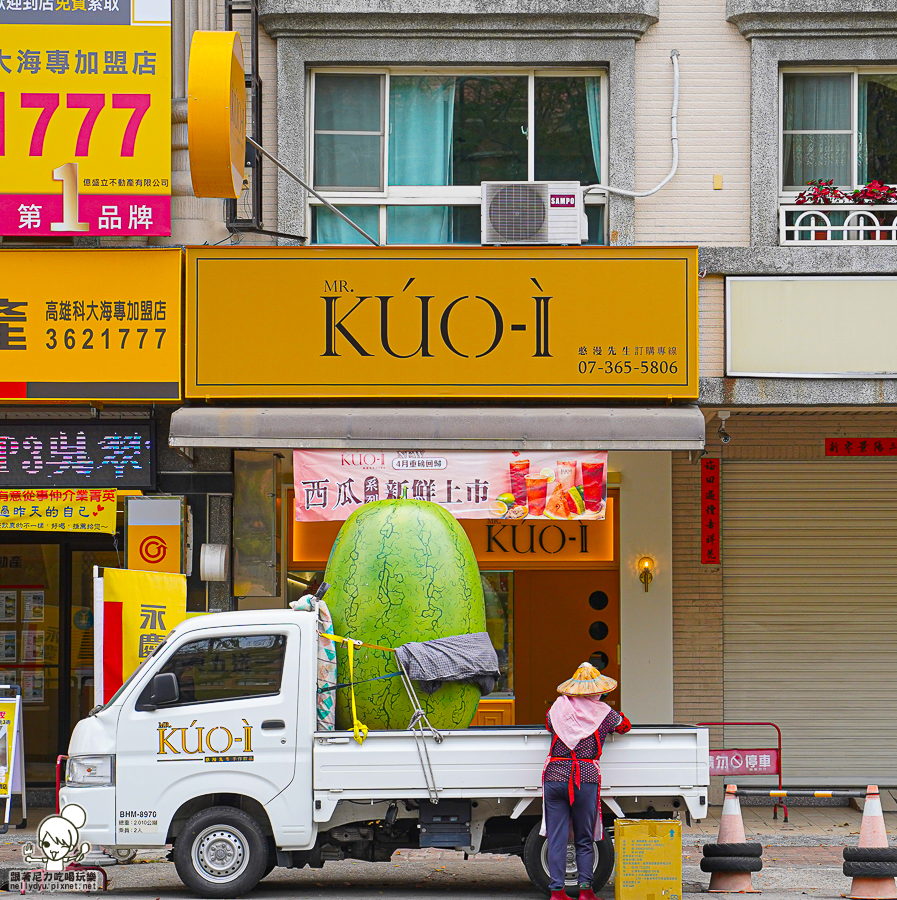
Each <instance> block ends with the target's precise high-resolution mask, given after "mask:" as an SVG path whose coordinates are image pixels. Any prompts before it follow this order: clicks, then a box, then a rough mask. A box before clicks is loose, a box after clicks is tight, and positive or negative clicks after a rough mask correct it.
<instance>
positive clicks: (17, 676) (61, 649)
mask: <svg viewBox="0 0 897 900" xmlns="http://www.w3.org/2000/svg"><path fill="white" fill-rule="evenodd" d="M111 547H112V539H111V537H110V538H106V537H90V538H87V537H85V538H77V539H75V538H72V539H66V538H64V537H63V536H61V535H60V540H58V541H57V542H55V543H49V542H46V543H42V542H40V541H39V540H28V537H27V536H25V535H22V536H20V537H19V538H18V540H17V542H16V543H10V544H0V684H7V685H8V684H15V685H18V687H19V689H20V690H21V693H22V708H23V725H24V734H25V780H26V782H27V783H28V785H29V786H33V785H36V784H52V783H53V782H54V780H55V778H56V757H57V756H58V755H59V754H60V753H64V752H65V750H66V747H67V746H68V740H69V736H70V735H71V729H72V728H73V727H74V725H75V723H76V722H77V721H78V720H79V719H81V718H83V717H84V716H85V715H86V714H87V712H88V711H89V710H90V708H91V707H92V706H93V567H94V566H95V565H98V566H109V567H117V566H119V565H120V560H119V555H118V554H117V553H116V552H115V551H114V550H113V549H109V548H111ZM67 685H69V687H68V688H67V687H66V686H67Z"/></svg>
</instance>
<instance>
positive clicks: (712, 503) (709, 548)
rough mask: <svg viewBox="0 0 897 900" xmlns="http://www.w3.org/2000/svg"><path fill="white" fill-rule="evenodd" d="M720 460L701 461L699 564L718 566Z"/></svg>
mask: <svg viewBox="0 0 897 900" xmlns="http://www.w3.org/2000/svg"><path fill="white" fill-rule="evenodd" d="M721 474H722V470H721V467H720V460H718V459H702V460H701V562H702V563H703V564H704V565H708V566H718V565H719V564H720V563H721V562H722V553H721V552H720V531H721V529H720V476H721Z"/></svg>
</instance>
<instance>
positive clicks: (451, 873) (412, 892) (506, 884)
mask: <svg viewBox="0 0 897 900" xmlns="http://www.w3.org/2000/svg"><path fill="white" fill-rule="evenodd" d="M49 812H50V810H39V811H38V810H34V811H31V813H30V814H29V817H28V820H29V826H30V827H29V829H28V830H27V831H14V830H11V831H10V833H8V834H6V835H2V836H0V866H4V867H11V866H14V865H19V864H20V863H21V845H22V844H23V843H24V842H25V841H26V840H33V838H34V829H35V828H36V827H37V825H38V823H39V822H40V820H41V818H43V816H44V815H47V814H48V813H49ZM742 812H743V814H744V822H745V831H746V832H747V836H748V840H752V839H754V840H758V841H760V842H761V843H762V844H763V866H764V868H763V871H762V872H760V873H759V874H757V875H754V886H755V887H756V888H758V889H760V890H762V891H763V897H764V900H805V898H806V897H817V898H821V900H837V898H840V897H841V895H842V894H845V893H846V892H847V890H848V888H849V887H850V879H848V878H845V877H844V876H843V874H842V873H841V863H842V856H841V851H842V849H843V847H844V846H846V845H848V844H856V842H857V839H858V837H859V831H860V821H861V819H862V814H861V813H859V812H857V811H856V810H853V809H849V808H846V807H835V808H820V807H810V808H807V807H795V808H793V809H791V810H789V820H790V821H789V823H788V824H787V825H786V824H784V821H783V819H782V813H781V811H780V812H779V817H780V818H779V819H778V820H777V821H776V820H773V818H772V808H771V807H747V808H744V809H743V810H742ZM719 813H720V810H719V809H718V808H715V809H714V810H713V811H712V812H711V815H710V816H709V817H708V818H707V819H704V820H703V821H701V822H693V823H692V825H691V827H687V826H685V823H684V822H683V835H682V845H683V846H682V850H683V852H682V863H683V870H682V871H683V894H684V895H686V896H687V897H689V896H694V897H696V896H697V895H698V894H702V893H704V892H705V891H706V888H707V885H708V883H709V880H710V876H709V875H706V874H705V873H703V872H701V870H700V868H699V866H700V861H701V856H702V853H701V849H700V848H701V846H702V845H703V844H705V843H708V842H711V841H714V840H715V839H716V834H717V828H718V822H719ZM885 821H886V827H887V829H888V833H889V834H890V835H891V836H892V842H893V843H895V844H897V812H894V813H885ZM165 853H166V851H165V850H158V851H151V852H149V851H148V852H141V853H139V854H138V855H137V858H136V860H135V861H134V862H132V863H129V864H127V865H118V866H110V867H109V868H108V869H107V874H108V876H109V895H111V896H113V897H119V898H125V897H127V898H134V900H138V898H139V900H187V898H189V897H190V896H191V894H190V893H189V892H188V891H187V890H186V889H185V888H184V886H183V885H182V884H181V883H180V881H179V880H178V877H177V874H176V872H175V870H174V865H173V864H172V863H170V862H168V861H166V860H164V859H163V857H164V856H165ZM448 892H451V895H452V896H451V900H488V898H492V897H495V896H500V897H503V898H508V900H540V897H539V894H538V893H537V892H536V891H535V890H534V889H533V887H532V885H531V884H530V883H529V879H528V878H527V877H526V873H525V871H524V868H523V864H522V862H521V861H520V860H519V859H517V858H516V857H512V856H493V855H490V854H484V855H482V856H474V857H471V858H469V859H467V860H465V859H464V854H463V853H458V852H455V851H452V850H402V851H399V852H398V853H396V854H395V855H394V856H393V859H392V860H391V861H390V862H388V863H366V862H359V861H356V860H344V861H342V862H330V863H327V864H326V865H325V866H324V867H323V868H322V869H301V870H296V869H289V870H288V869H275V870H274V871H273V872H272V873H271V875H269V876H268V877H267V878H266V879H265V880H264V881H263V882H262V883H261V884H260V885H259V886H258V887H257V888H256V889H255V890H254V891H253V892H252V897H253V900H300V898H301V900H306V898H307V900H384V898H386V897H387V896H389V897H397V898H401V900H436V898H437V897H438V898H441V897H442V896H444V895H445V894H446V893H448ZM109 895H107V896H109ZM599 896H601V897H602V898H612V897H613V881H611V882H610V883H609V884H608V885H607V886H606V887H605V888H604V889H603V890H602V891H600V892H599Z"/></svg>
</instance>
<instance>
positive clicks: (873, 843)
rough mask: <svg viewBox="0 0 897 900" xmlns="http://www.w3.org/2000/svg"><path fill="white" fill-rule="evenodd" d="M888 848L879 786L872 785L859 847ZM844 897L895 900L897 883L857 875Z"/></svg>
mask: <svg viewBox="0 0 897 900" xmlns="http://www.w3.org/2000/svg"><path fill="white" fill-rule="evenodd" d="M887 846H888V833H887V831H885V817H884V815H883V814H882V811H881V796H880V795H879V793H878V785H877V784H870V785H869V787H867V788H866V805H865V806H864V807H863V824H862V825H861V826H860V840H859V843H858V844H857V847H860V848H861V847H869V848H879V849H884V848H886V847H887ZM843 896H846V897H851V898H854V900H895V898H897V883H895V881H894V878H893V877H892V876H874V875H855V876H854V878H853V883H852V884H851V886H850V893H849V894H845V895H843Z"/></svg>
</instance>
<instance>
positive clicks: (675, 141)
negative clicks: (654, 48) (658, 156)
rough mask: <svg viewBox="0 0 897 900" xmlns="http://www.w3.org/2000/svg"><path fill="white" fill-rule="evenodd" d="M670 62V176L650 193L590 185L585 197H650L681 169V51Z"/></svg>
mask: <svg viewBox="0 0 897 900" xmlns="http://www.w3.org/2000/svg"><path fill="white" fill-rule="evenodd" d="M670 61H671V62H672V63H673V111H672V113H671V114H670V142H671V143H672V145H673V164H672V165H671V166H670V171H669V174H668V175H667V177H666V178H664V179H663V181H661V182H660V183H659V184H658V185H656V186H655V187H653V188H651V190H650V191H626V190H623V188H615V187H609V186H608V185H606V184H589V185H586V187H584V188H583V190H582V193H583V196H585V195H586V194H588V193H589V191H604V192H605V193H607V194H619V195H620V196H621V197H650V196H651V195H652V194H656V193H657V192H658V191H659V190H660V189H661V188H662V187H664V186H666V185H667V184H668V183H669V181H670V180H671V179H672V177H673V176H674V175H675V174H676V169H677V168H679V133H678V131H677V130H676V124H677V119H678V117H679V51H678V50H673V51H672V52H671V53H670Z"/></svg>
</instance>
